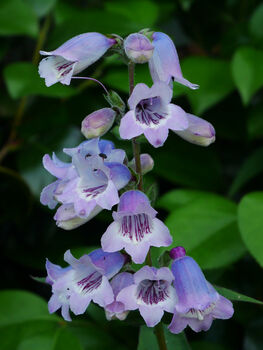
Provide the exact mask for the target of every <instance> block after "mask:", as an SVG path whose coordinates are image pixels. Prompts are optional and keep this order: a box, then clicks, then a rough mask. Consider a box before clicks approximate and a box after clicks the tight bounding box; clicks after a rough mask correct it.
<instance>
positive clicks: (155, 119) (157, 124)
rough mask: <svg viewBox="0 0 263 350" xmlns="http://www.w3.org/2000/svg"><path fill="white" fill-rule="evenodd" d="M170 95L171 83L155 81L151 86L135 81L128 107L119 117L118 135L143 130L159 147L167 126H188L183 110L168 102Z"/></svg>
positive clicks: (162, 141)
mask: <svg viewBox="0 0 263 350" xmlns="http://www.w3.org/2000/svg"><path fill="white" fill-rule="evenodd" d="M172 95H173V93H172V90H171V89H170V87H169V86H168V85H166V84H165V83H163V82H157V83H155V84H154V85H153V86H152V87H151V88H149V87H148V86H147V85H145V84H137V85H136V86H135V88H134V90H133V93H132V94H131V96H130V98H129V100H128V104H129V106H130V111H129V112H128V113H126V114H125V116H124V117H123V118H122V119H121V124H120V136H121V138H123V139H128V140H130V139H132V138H133V137H136V136H139V135H141V134H144V136H145V137H146V138H147V140H148V141H149V142H150V143H151V144H152V145H153V146H154V147H160V146H162V145H163V144H164V142H165V140H166V139H167V137H168V132H169V129H171V130H174V131H178V130H185V129H187V127H188V121H187V117H186V113H185V112H184V110H183V109H182V108H181V107H179V106H176V105H174V104H172V103H170V102H171V99H172Z"/></svg>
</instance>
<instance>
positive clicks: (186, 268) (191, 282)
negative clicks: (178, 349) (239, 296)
mask: <svg viewBox="0 0 263 350" xmlns="http://www.w3.org/2000/svg"><path fill="white" fill-rule="evenodd" d="M178 248H180V251H178V252H173V255H174V256H178V258H176V259H175V260H174V262H173V263H172V268H171V269H172V272H173V275H174V278H175V279H174V287H175V290H176V294H177V297H178V303H176V305H175V309H174V316H173V319H172V322H171V323H170V325H169V327H168V328H169V330H170V331H171V332H172V333H175V334H178V333H181V332H182V331H183V329H184V328H185V327H186V326H187V325H189V326H190V327H191V328H192V330H194V331H195V332H200V331H202V330H203V331H207V330H208V329H209V328H210V327H211V324H212V322H213V320H214V319H216V318H219V319H223V320H224V319H228V318H231V317H232V315H233V313H234V310H233V305H232V303H231V302H230V301H229V300H228V299H226V298H224V297H223V296H221V295H219V294H218V293H217V291H216V290H215V289H214V287H213V286H212V285H211V284H210V283H209V282H207V280H206V279H205V276H204V274H203V272H202V271H201V269H200V267H199V266H198V264H197V263H196V262H195V261H194V259H192V258H191V257H189V256H184V254H183V251H182V249H181V248H182V247H178ZM175 249H176V248H175Z"/></svg>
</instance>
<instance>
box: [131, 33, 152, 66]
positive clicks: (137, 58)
mask: <svg viewBox="0 0 263 350" xmlns="http://www.w3.org/2000/svg"><path fill="white" fill-rule="evenodd" d="M124 50H125V53H126V55H127V57H128V58H129V59H130V60H131V61H132V62H135V63H145V62H148V61H149V59H150V58H151V57H152V55H153V50H154V47H153V45H152V44H151V42H150V40H149V39H148V38H147V37H146V36H145V35H143V34H140V33H133V34H130V35H129V36H128V37H127V38H126V39H125V40H124Z"/></svg>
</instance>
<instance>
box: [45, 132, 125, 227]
mask: <svg viewBox="0 0 263 350" xmlns="http://www.w3.org/2000/svg"><path fill="white" fill-rule="evenodd" d="M64 152H65V153H66V154H68V155H70V156H71V157H72V163H64V162H61V161H60V160H59V159H58V158H57V157H56V156H55V154H53V157H52V159H51V158H50V157H49V155H45V156H44V158H43V164H44V167H45V168H46V170H48V171H49V172H50V173H51V174H52V175H54V176H56V177H57V178H58V180H57V181H55V182H53V183H52V184H50V185H48V186H47V187H45V188H44V189H43V191H42V193H41V197H40V201H41V203H42V204H44V205H48V206H49V207H50V208H51V209H53V208H55V206H56V205H57V203H62V206H61V207H60V208H59V209H58V210H57V213H56V214H55V220H56V221H57V224H58V226H59V227H61V228H64V229H72V228H75V227H78V226H80V225H82V224H83V223H85V222H87V221H88V220H90V219H91V218H92V217H94V216H95V215H97V214H98V213H99V211H101V210H102V209H103V208H105V209H106V208H109V209H110V208H111V206H112V205H114V204H116V203H118V201H119V197H118V190H119V189H121V188H122V187H124V186H125V185H126V184H127V183H128V182H129V180H130V172H129V170H128V169H127V167H126V166H125V165H123V164H122V163H123V161H124V158H125V152H124V151H123V150H120V149H114V145H113V144H112V142H110V141H104V140H100V141H99V139H97V138H95V139H92V140H89V141H85V142H83V143H81V144H80V145H79V146H78V147H76V148H71V149H64ZM97 204H98V205H97Z"/></svg>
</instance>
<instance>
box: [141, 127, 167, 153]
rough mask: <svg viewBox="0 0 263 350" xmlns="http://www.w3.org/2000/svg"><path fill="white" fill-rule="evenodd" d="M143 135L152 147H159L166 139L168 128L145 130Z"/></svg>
mask: <svg viewBox="0 0 263 350" xmlns="http://www.w3.org/2000/svg"><path fill="white" fill-rule="evenodd" d="M144 135H145V137H146V138H147V140H148V141H149V142H150V144H151V145H152V146H154V147H156V148H157V147H161V146H162V145H163V144H164V142H165V141H166V139H167V137H168V127H167V126H166V125H163V126H160V127H158V128H147V129H146V130H145V131H144Z"/></svg>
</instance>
